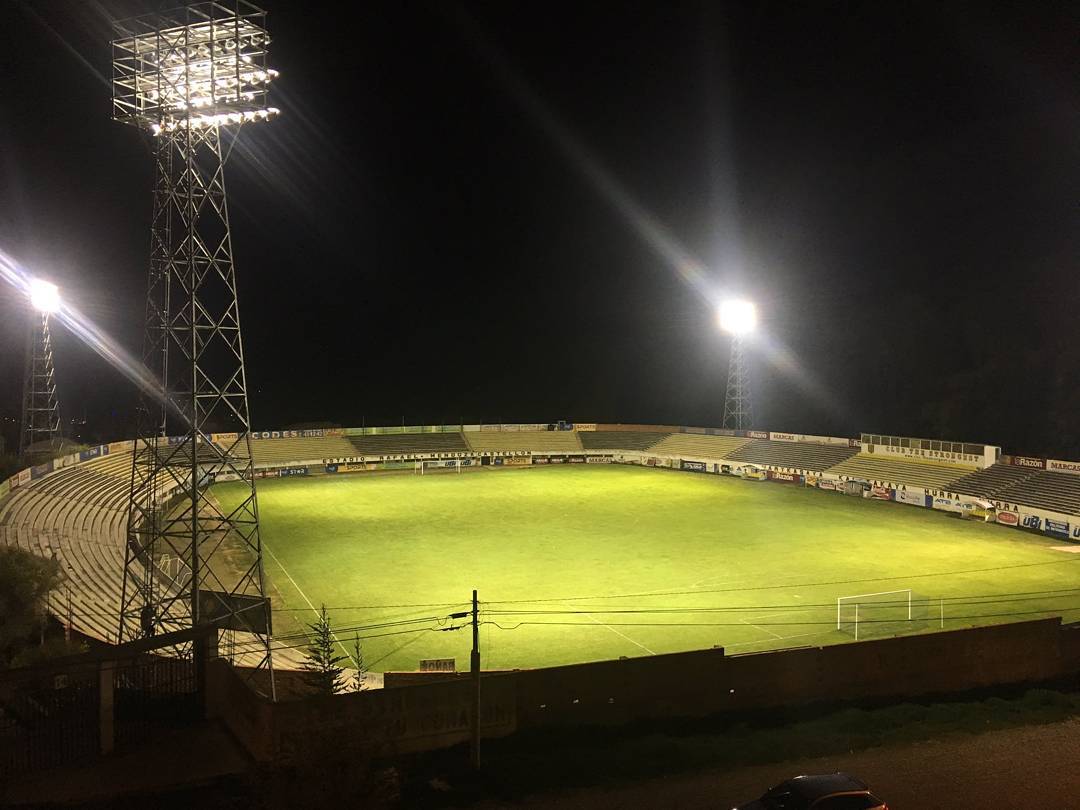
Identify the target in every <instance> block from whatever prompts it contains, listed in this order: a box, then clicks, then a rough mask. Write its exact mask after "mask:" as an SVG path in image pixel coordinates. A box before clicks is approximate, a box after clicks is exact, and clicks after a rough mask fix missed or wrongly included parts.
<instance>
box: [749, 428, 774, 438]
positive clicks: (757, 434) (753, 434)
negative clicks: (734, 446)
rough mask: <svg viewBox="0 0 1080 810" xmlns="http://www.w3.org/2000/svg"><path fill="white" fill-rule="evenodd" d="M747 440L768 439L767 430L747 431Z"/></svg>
mask: <svg viewBox="0 0 1080 810" xmlns="http://www.w3.org/2000/svg"><path fill="white" fill-rule="evenodd" d="M746 435H747V438H750V439H767V438H769V431H767V430H748V431H746Z"/></svg>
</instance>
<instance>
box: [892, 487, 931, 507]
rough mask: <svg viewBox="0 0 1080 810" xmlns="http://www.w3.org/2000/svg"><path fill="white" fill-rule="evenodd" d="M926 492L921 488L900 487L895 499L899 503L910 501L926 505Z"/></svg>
mask: <svg viewBox="0 0 1080 810" xmlns="http://www.w3.org/2000/svg"><path fill="white" fill-rule="evenodd" d="M926 498H927V496H926V494H925V493H924V492H923V491H922V490H921V489H910V490H909V489H898V490H896V495H895V500H896V501H897V502H898V503H908V504H911V505H912V506H926V505H927V503H926Z"/></svg>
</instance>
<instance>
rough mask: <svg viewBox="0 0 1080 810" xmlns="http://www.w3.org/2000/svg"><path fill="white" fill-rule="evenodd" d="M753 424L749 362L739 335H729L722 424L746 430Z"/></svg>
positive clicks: (726, 426)
mask: <svg viewBox="0 0 1080 810" xmlns="http://www.w3.org/2000/svg"><path fill="white" fill-rule="evenodd" d="M753 424H754V403H753V401H752V400H751V398H750V364H749V362H748V361H747V357H746V352H745V351H744V348H743V341H742V338H741V337H739V335H737V334H736V335H732V336H731V362H730V363H729V364H728V377H727V393H726V394H725V395H724V424H723V426H724V427H725V428H730V429H732V430H747V429H749V428H751V427H753Z"/></svg>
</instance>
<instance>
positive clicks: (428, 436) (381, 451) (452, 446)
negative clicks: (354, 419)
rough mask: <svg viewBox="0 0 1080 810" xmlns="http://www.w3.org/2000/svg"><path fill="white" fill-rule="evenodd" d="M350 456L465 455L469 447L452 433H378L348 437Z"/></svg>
mask: <svg viewBox="0 0 1080 810" xmlns="http://www.w3.org/2000/svg"><path fill="white" fill-rule="evenodd" d="M349 441H350V442H351V443H352V446H353V450H352V455H357V456H393V455H408V454H409V453H465V452H468V450H469V446H468V445H467V444H465V439H464V437H463V436H462V434H461V433H459V432H454V433H380V434H372V435H369V436H350V437H349Z"/></svg>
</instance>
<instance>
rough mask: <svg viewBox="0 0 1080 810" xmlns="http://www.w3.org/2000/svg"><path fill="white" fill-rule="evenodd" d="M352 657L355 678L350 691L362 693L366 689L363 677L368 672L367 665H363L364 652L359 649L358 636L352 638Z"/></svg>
mask: <svg viewBox="0 0 1080 810" xmlns="http://www.w3.org/2000/svg"><path fill="white" fill-rule="evenodd" d="M352 657H353V662H354V663H355V664H356V677H355V678H353V683H352V691H353V692H363V691H364V690H365V689H367V686H365V685H364V676H365V675H366V674H367V671H368V670H367V664H365V663H364V651H363V649H361V647H360V636H359V634H357V635H354V636H353V643H352Z"/></svg>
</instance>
